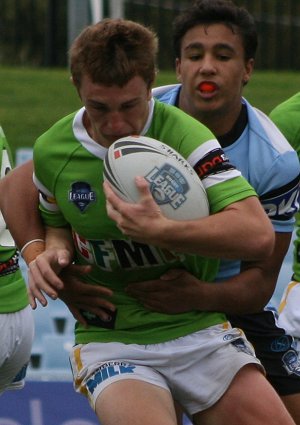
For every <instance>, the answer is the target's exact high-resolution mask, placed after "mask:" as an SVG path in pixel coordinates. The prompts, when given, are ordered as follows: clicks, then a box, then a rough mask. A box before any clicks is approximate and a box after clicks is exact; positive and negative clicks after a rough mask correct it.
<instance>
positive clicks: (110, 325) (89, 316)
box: [80, 307, 117, 329]
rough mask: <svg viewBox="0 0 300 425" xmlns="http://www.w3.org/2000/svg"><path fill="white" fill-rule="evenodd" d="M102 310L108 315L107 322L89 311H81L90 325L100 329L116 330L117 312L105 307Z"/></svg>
mask: <svg viewBox="0 0 300 425" xmlns="http://www.w3.org/2000/svg"><path fill="white" fill-rule="evenodd" d="M101 309H102V310H104V311H105V312H106V313H107V314H108V318H107V319H106V320H103V319H100V317H98V316H96V314H94V313H91V312H89V311H84V310H80V313H81V314H82V315H83V317H84V318H85V320H86V321H87V324H88V325H91V326H98V327H99V328H106V329H114V327H115V322H116V317H117V310H115V311H111V310H107V309H106V308H104V307H101Z"/></svg>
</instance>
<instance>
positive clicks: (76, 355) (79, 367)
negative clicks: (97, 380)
mask: <svg viewBox="0 0 300 425" xmlns="http://www.w3.org/2000/svg"><path fill="white" fill-rule="evenodd" d="M80 353H81V347H76V348H75V349H74V352H73V356H74V360H75V365H76V375H77V376H78V372H80V371H81V370H82V369H83V364H82V360H81V354H80ZM74 383H75V386H76V388H79V391H80V393H81V394H83V395H85V396H86V397H87V396H88V392H87V390H86V386H85V385H82V379H78V378H77V379H75V382H74Z"/></svg>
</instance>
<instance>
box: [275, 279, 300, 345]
mask: <svg viewBox="0 0 300 425" xmlns="http://www.w3.org/2000/svg"><path fill="white" fill-rule="evenodd" d="M299 302H300V282H296V281H292V282H290V283H289V284H288V286H287V287H286V288H285V291H284V293H283V295H282V298H281V301H280V304H279V307H278V313H279V316H278V320H277V323H278V326H279V327H281V328H283V329H284V330H285V331H286V333H287V334H289V335H291V336H293V337H296V338H300V309H299Z"/></svg>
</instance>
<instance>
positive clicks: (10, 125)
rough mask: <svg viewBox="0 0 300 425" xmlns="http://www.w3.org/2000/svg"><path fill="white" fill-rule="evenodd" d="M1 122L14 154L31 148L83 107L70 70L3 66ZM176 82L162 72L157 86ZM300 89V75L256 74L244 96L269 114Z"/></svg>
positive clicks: (260, 72) (280, 73) (1, 76)
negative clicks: (37, 140)
mask: <svg viewBox="0 0 300 425" xmlns="http://www.w3.org/2000/svg"><path fill="white" fill-rule="evenodd" d="M0 81H1V87H0V98H1V104H0V123H1V125H2V127H3V129H4V131H5V133H6V136H7V139H8V140H9V143H10V145H11V147H12V150H13V152H15V150H16V149H17V148H20V147H31V146H32V145H33V143H34V140H35V139H36V138H37V137H38V136H39V135H40V134H41V133H43V132H44V131H45V130H46V129H47V128H49V126H51V125H52V124H53V123H54V122H55V121H56V120H57V119H59V118H61V117H62V116H64V115H67V114H68V113H70V112H72V111H73V110H75V109H77V108H78V107H80V100H79V98H78V95H77V93H76V91H75V89H74V87H73V86H72V84H71V83H70V81H69V72H68V70H67V69H53V70H52V69H51V70H48V69H27V68H1V67H0ZM174 82H176V77H175V74H174V73H173V72H165V71H161V72H160V73H159V75H158V78H157V81H156V83H157V84H156V85H162V84H170V83H174ZM299 90H300V73H292V72H262V71H255V72H254V74H253V77H252V79H251V81H250V83H249V84H248V86H247V87H246V88H245V91H244V94H245V96H246V97H247V99H248V100H249V101H250V102H251V103H252V104H253V105H255V106H257V107H258V108H260V109H261V110H263V111H264V112H266V113H269V112H270V110H271V109H272V108H273V107H274V106H276V105H277V104H278V103H280V102H282V101H283V100H285V99H286V98H288V97H289V96H291V95H292V94H294V93H296V92H297V91H299Z"/></svg>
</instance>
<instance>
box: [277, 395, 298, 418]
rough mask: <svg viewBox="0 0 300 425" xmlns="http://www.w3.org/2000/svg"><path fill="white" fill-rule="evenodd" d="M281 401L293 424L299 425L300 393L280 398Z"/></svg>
mask: <svg viewBox="0 0 300 425" xmlns="http://www.w3.org/2000/svg"><path fill="white" fill-rule="evenodd" d="M281 400H282V401H283V403H284V405H285V407H286V408H287V409H288V411H289V412H290V414H291V415H292V417H293V419H294V421H295V423H296V424H297V425H300V393H298V394H289V395H285V396H281Z"/></svg>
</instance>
